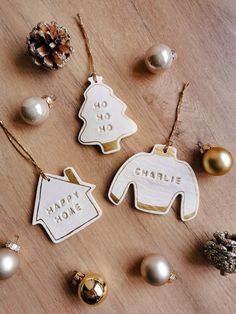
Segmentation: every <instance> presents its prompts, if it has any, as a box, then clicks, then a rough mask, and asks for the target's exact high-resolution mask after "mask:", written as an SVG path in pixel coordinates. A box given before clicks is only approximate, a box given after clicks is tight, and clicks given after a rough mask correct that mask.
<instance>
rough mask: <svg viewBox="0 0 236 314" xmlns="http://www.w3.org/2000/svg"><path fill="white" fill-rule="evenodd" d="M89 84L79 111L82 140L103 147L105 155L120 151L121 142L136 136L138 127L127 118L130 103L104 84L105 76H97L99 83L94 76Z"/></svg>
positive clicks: (89, 79) (84, 142)
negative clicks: (133, 135)
mask: <svg viewBox="0 0 236 314" xmlns="http://www.w3.org/2000/svg"><path fill="white" fill-rule="evenodd" d="M88 81H89V82H90V86H89V87H88V88H87V89H86V91H85V93H84V98H85V100H84V103H83V104H82V106H81V109H80V112H79V118H80V119H82V120H83V122H84V124H83V126H82V129H81V131H80V133H79V137H78V140H79V142H80V143H81V144H84V145H99V146H100V148H101V150H102V152H103V154H110V153H114V152H117V151H119V150H120V141H121V139H122V138H124V137H127V136H129V135H131V134H133V133H135V132H136V131H137V125H136V124H135V123H134V122H133V121H132V120H131V119H130V118H128V117H127V116H126V115H125V110H126V104H125V103H123V102H122V101H121V100H120V99H119V98H117V97H116V96H115V95H114V94H113V91H112V89H111V88H110V87H109V86H107V85H105V84H103V82H102V77H101V76H96V81H95V80H94V78H93V76H91V77H89V78H88Z"/></svg>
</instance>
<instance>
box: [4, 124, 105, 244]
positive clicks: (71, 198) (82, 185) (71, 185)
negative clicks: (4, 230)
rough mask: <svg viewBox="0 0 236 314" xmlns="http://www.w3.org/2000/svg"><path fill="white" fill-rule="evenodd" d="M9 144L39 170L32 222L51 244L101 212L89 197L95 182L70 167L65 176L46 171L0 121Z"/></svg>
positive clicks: (90, 220) (63, 238)
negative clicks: (88, 180)
mask: <svg viewBox="0 0 236 314" xmlns="http://www.w3.org/2000/svg"><path fill="white" fill-rule="evenodd" d="M0 127H1V128H2V129H3V131H4V133H5V134H6V136H7V138H8V139H9V141H10V142H11V144H12V145H13V146H14V147H15V149H16V150H17V151H18V153H19V154H20V155H22V156H23V157H24V158H25V159H27V160H28V161H30V162H31V163H32V164H33V165H34V167H35V168H36V169H37V170H38V172H39V173H40V176H39V181H38V186H37V191H36V198H35V205H34V214H33V221H32V224H33V225H36V224H41V225H42V226H43V227H44V228H45V230H46V231H47V233H48V235H49V237H50V238H51V240H52V241H53V242H54V243H59V242H61V241H63V240H65V239H67V238H69V237H70V236H72V235H73V234H75V233H77V232H79V231H80V230H82V229H84V228H85V227H87V226H88V225H90V224H91V223H92V222H94V221H95V220H97V219H98V218H100V217H101V215H102V211H101V209H100V207H99V206H98V204H97V203H96V201H95V199H94V198H93V196H92V193H91V192H92V191H93V190H94V189H95V187H96V186H95V185H93V184H90V183H86V182H83V181H82V180H81V179H80V177H79V175H78V174H77V173H76V171H75V170H74V169H73V168H72V167H68V168H66V169H65V170H64V176H56V175H53V174H49V173H48V174H45V173H44V172H43V170H42V168H40V167H39V165H38V164H37V162H36V160H35V159H34V158H33V156H32V155H31V154H30V153H29V152H28V151H27V149H26V148H25V147H24V146H23V145H22V144H21V143H20V142H19V141H18V140H17V138H16V137H15V136H14V135H13V134H12V133H11V132H10V131H9V130H8V129H7V127H6V126H5V125H4V124H3V122H2V121H0Z"/></svg>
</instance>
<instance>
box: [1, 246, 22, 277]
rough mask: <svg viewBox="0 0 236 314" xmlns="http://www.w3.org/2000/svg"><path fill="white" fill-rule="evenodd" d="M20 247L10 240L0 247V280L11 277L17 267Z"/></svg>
mask: <svg viewBox="0 0 236 314" xmlns="http://www.w3.org/2000/svg"><path fill="white" fill-rule="evenodd" d="M19 250H20V247H19V246H18V245H17V244H15V243H12V242H9V243H6V244H5V247H3V248H0V280H3V279H7V278H9V277H11V276H12V275H13V274H14V273H15V272H16V271H17V269H18V266H19V255H18V251H19Z"/></svg>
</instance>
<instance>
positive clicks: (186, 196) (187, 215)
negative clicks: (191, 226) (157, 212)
mask: <svg viewBox="0 0 236 314" xmlns="http://www.w3.org/2000/svg"><path fill="white" fill-rule="evenodd" d="M184 166H185V168H186V169H185V172H186V179H187V182H186V184H185V186H184V191H183V193H182V200H181V219H182V220H183V221H186V220H190V219H192V218H194V217H195V216H196V214H197V211H198V207H199V189H198V183H197V179H196V176H195V173H194V172H193V170H192V168H191V167H190V166H189V165H188V164H185V165H184Z"/></svg>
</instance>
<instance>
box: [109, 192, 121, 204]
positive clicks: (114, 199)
mask: <svg viewBox="0 0 236 314" xmlns="http://www.w3.org/2000/svg"><path fill="white" fill-rule="evenodd" d="M110 198H111V199H112V200H113V202H114V203H116V204H118V203H119V201H120V200H119V198H118V197H116V196H115V194H113V193H111V194H110Z"/></svg>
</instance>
